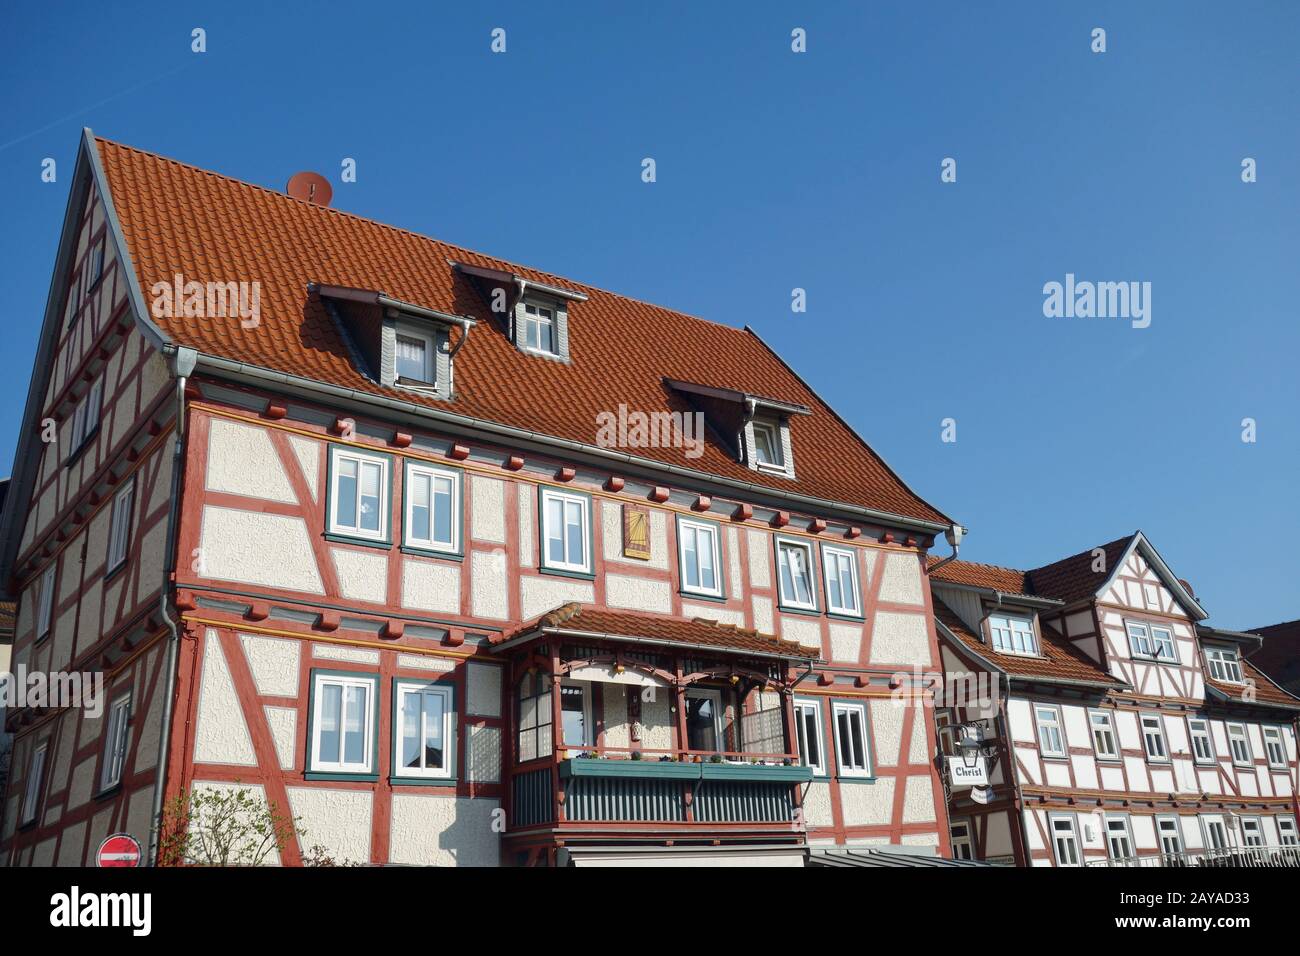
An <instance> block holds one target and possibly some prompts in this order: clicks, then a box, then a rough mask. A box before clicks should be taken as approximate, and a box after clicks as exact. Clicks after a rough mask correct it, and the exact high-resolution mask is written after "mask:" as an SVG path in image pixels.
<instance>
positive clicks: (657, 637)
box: [488, 604, 819, 660]
mask: <svg viewBox="0 0 1300 956" xmlns="http://www.w3.org/2000/svg"><path fill="white" fill-rule="evenodd" d="M543 632H556V633H561V634H563V633H573V634H600V635H610V636H612V637H625V638H631V639H634V640H636V639H640V640H644V641H648V642H656V643H665V644H677V645H685V646H695V647H710V648H716V649H718V650H719V651H730V652H733V653H737V652H738V653H746V652H748V653H757V654H766V655H776V656H780V657H784V658H787V659H798V660H813V659H816V658H817V657H818V656H819V655H818V652H817V651H816V650H815V649H811V648H807V647H803V646H801V645H799V644H797V643H796V642H794V641H789V640H786V639H784V638H779V637H773V636H772V635H771V634H764V633H762V632H760V631H754V630H749V629H747V628H743V627H736V626H735V625H734V624H719V623H718V622H716V621H709V620H705V619H704V618H698V617H697V618H684V617H665V616H662V615H650V614H637V613H635V612H630V611H604V610H599V609H597V608H593V607H590V606H588V605H585V604H565V605H562V606H560V607H558V608H556V609H555V610H553V611H548V612H547V613H545V614H543V615H542V616H541V617H539V618H537V619H536V620H533V621H528V622H526V623H524V624H521V625H519V627H517V628H515V629H514V630H512V631H508V632H506V633H504V634H497V635H494V636H492V637H491V638H489V639H488V642H489V643H491V644H505V643H507V642H509V641H513V640H515V639H516V638H519V637H525V636H528V635H531V634H534V633H536V634H541V633H543Z"/></svg>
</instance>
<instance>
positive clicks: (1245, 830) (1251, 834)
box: [1241, 817, 1264, 846]
mask: <svg viewBox="0 0 1300 956" xmlns="http://www.w3.org/2000/svg"><path fill="white" fill-rule="evenodd" d="M1241 845H1242V846H1263V845H1264V827H1263V826H1262V825H1261V824H1260V822H1259V817H1242V818H1241Z"/></svg>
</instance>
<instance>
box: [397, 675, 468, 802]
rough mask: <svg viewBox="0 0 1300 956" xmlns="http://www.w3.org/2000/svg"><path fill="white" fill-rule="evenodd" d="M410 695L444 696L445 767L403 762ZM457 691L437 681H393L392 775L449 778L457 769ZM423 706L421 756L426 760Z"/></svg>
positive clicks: (418, 778) (422, 712)
mask: <svg viewBox="0 0 1300 956" xmlns="http://www.w3.org/2000/svg"><path fill="white" fill-rule="evenodd" d="M410 694H418V695H424V694H434V695H435V696H438V697H441V698H442V740H443V751H442V762H443V764H444V766H442V767H432V768H430V767H404V766H403V765H402V740H403V734H404V731H405V727H404V724H403V722H402V721H403V716H402V715H403V708H402V705H403V703H404V702H405V699H406V697H407V696H408V695H410ZM455 696H456V695H455V693H454V692H453V690H452V688H451V687H450V686H448V685H447V684H443V683H439V682H437V681H424V680H406V679H399V680H397V681H395V682H394V684H393V776H395V777H410V778H415V779H417V780H449V779H451V778H452V777H454V776H455V775H456V774H455V771H456V708H455V703H456V701H455ZM425 734H426V730H425V716H424V708H423V706H421V708H420V759H421V760H422V761H423V759H424V738H425Z"/></svg>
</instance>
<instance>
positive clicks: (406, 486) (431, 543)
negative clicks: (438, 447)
mask: <svg viewBox="0 0 1300 956" xmlns="http://www.w3.org/2000/svg"><path fill="white" fill-rule="evenodd" d="M418 478H428V479H429V537H428V538H417V537H416V536H415V533H414V530H413V529H414V528H415V520H414V514H415V495H414V494H413V493H412V489H413V488H414V485H415V481H416V479H418ZM439 481H449V482H450V483H451V540H450V541H438V540H436V539H435V538H434V537H433V534H434V527H435V524H436V523H435V521H434V507H433V503H434V500H435V498H436V497H437V495H436V493H435V486H436V484H437V482H439ZM460 489H461V473H460V472H458V471H454V470H452V469H450V468H438V467H436V466H434V465H427V464H424V463H423V462H415V461H407V462H406V474H405V475H404V476H403V479H402V496H403V498H404V499H405V501H404V502H403V519H404V520H403V522H402V542H403V544H405V545H406V546H407V547H411V548H420V549H422V550H425V551H437V552H440V553H443V554H460V553H461V545H460V541H461V511H462V509H461V501H460V497H461V491H460Z"/></svg>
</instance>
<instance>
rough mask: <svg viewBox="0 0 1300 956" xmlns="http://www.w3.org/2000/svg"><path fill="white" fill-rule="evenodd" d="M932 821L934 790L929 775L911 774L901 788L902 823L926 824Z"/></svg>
mask: <svg viewBox="0 0 1300 956" xmlns="http://www.w3.org/2000/svg"><path fill="white" fill-rule="evenodd" d="M933 819H934V790H933V789H932V787H931V785H930V775H929V774H925V775H922V774H912V775H910V776H909V777H908V778H907V784H906V785H905V786H904V787H903V822H904V823H927V822H929V821H930V820H933Z"/></svg>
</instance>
